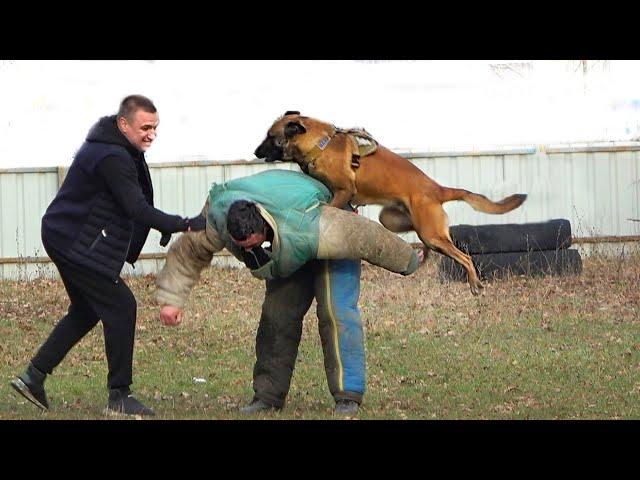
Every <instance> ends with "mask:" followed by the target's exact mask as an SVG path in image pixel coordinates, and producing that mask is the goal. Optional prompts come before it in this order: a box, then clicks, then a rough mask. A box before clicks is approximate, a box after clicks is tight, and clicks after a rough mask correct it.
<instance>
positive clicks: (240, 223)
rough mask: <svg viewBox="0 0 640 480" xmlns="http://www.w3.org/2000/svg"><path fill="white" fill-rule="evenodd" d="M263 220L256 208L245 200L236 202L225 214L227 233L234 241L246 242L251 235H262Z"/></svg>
mask: <svg viewBox="0 0 640 480" xmlns="http://www.w3.org/2000/svg"><path fill="white" fill-rule="evenodd" d="M264 228H265V220H264V218H262V215H260V211H259V210H258V206H257V205H256V204H255V203H253V202H248V201H246V200H236V201H235V202H233V203H232V204H231V206H230V207H229V211H228V212H227V232H229V235H231V236H232V237H233V238H235V239H236V240H240V241H242V240H246V239H247V237H249V236H250V235H251V234H252V233H262V232H263V231H264Z"/></svg>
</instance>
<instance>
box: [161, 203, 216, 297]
mask: <svg viewBox="0 0 640 480" xmlns="http://www.w3.org/2000/svg"><path fill="white" fill-rule="evenodd" d="M208 206H209V199H208V198H207V202H206V204H205V207H204V209H203V212H202V215H204V216H205V217H206V212H207V211H208ZM224 246H225V244H224V242H223V240H222V239H221V238H220V236H219V235H218V232H217V231H216V230H215V229H214V228H213V227H212V225H211V224H210V223H209V222H207V226H206V229H205V230H203V231H200V232H196V233H193V232H188V233H184V234H182V235H181V236H180V238H178V240H176V241H175V242H173V244H172V245H171V248H169V251H168V252H167V261H166V262H165V264H164V267H162V270H161V271H160V273H159V274H158V276H157V277H156V293H155V297H156V301H157V302H158V303H159V304H160V305H172V306H174V307H179V308H183V307H184V305H185V304H186V303H187V299H188V298H189V294H190V293H191V290H192V289H193V287H194V285H195V284H196V283H197V282H198V280H199V279H200V274H201V273H202V270H203V269H204V268H206V267H208V266H209V265H210V264H211V259H212V258H213V254H214V253H216V252H218V251H220V250H222V249H223V248H224Z"/></svg>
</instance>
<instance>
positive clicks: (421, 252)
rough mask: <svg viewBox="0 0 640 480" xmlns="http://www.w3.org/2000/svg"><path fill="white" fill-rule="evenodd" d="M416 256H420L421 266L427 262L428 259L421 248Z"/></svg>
mask: <svg viewBox="0 0 640 480" xmlns="http://www.w3.org/2000/svg"><path fill="white" fill-rule="evenodd" d="M416 255H418V262H419V263H420V265H422V264H423V263H424V261H425V260H426V257H425V255H424V249H423V248H421V249H420V250H418V251H417V252H416Z"/></svg>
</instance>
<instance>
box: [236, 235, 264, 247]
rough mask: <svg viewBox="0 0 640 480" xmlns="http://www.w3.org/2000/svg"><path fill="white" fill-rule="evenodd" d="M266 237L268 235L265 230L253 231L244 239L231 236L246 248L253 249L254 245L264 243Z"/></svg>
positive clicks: (237, 243)
mask: <svg viewBox="0 0 640 480" xmlns="http://www.w3.org/2000/svg"><path fill="white" fill-rule="evenodd" d="M266 239H267V235H266V234H265V233H264V232H261V233H252V234H251V235H249V236H248V237H247V238H245V239H244V240H236V239H235V238H233V237H231V240H233V243H235V244H236V245H238V246H240V247H242V248H244V249H245V250H251V249H252V248H253V247H257V246H260V245H262V244H263V243H264V241H265V240H266Z"/></svg>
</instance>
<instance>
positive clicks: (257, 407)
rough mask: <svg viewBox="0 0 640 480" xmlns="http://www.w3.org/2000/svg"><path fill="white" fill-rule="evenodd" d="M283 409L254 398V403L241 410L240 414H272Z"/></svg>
mask: <svg viewBox="0 0 640 480" xmlns="http://www.w3.org/2000/svg"><path fill="white" fill-rule="evenodd" d="M281 409H282V407H276V406H275V405H270V404H268V403H267V402H263V401H262V400H260V399H259V398H254V399H253V401H252V402H251V403H250V404H249V405H246V406H244V407H242V408H241V409H240V413H243V414H246V415H249V414H252V413H258V412H270V411H277V410H281Z"/></svg>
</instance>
